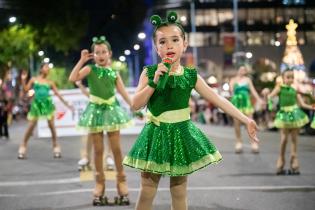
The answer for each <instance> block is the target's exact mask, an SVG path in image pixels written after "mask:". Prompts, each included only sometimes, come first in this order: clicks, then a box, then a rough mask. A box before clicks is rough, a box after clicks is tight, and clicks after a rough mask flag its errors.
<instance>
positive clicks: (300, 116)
mask: <svg viewBox="0 0 315 210" xmlns="http://www.w3.org/2000/svg"><path fill="white" fill-rule="evenodd" d="M296 95H297V92H296V90H295V89H294V88H293V87H291V86H288V85H281V87H280V92H279V105H280V110H279V111H278V112H277V114H276V118H275V121H274V124H275V127H277V128H300V127H303V126H304V125H306V124H307V123H308V122H309V119H308V117H307V115H306V114H305V113H304V112H303V111H302V110H301V109H300V108H299V107H298V105H297V99H296V98H297V96H296Z"/></svg>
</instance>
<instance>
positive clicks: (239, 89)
mask: <svg viewBox="0 0 315 210" xmlns="http://www.w3.org/2000/svg"><path fill="white" fill-rule="evenodd" d="M246 75H247V68H246V66H240V67H239V68H238V72H237V75H236V76H235V77H233V78H232V79H231V81H230V88H231V93H232V98H231V102H232V104H233V105H234V106H235V107H237V108H238V109H239V110H240V111H241V112H242V113H243V114H245V115H246V116H248V117H250V118H252V115H253V113H254V107H253V105H252V102H251V98H250V96H251V94H252V95H253V96H254V97H255V99H256V101H257V103H262V104H264V103H265V102H264V101H263V100H262V99H261V98H260V97H259V95H258V93H257V91H256V89H255V87H254V85H253V83H252V81H251V80H250V78H249V77H247V76H246ZM234 129H235V135H236V139H235V140H236V143H235V152H236V153H237V154H239V153H242V152H243V142H242V138H241V124H240V121H238V120H237V119H234ZM251 148H252V152H253V153H255V154H257V153H259V146H258V144H257V143H255V142H252V144H251Z"/></svg>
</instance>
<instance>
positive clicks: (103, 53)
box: [94, 44, 112, 66]
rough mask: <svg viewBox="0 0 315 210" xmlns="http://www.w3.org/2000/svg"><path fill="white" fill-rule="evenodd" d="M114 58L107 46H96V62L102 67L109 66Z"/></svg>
mask: <svg viewBox="0 0 315 210" xmlns="http://www.w3.org/2000/svg"><path fill="white" fill-rule="evenodd" d="M111 56H112V52H111V51H110V50H108V47H107V45H106V44H96V45H95V46H94V61H95V63H96V64H98V65H100V66H106V65H108V64H109V60H110V58H111Z"/></svg>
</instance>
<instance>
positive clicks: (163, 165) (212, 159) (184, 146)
mask: <svg viewBox="0 0 315 210" xmlns="http://www.w3.org/2000/svg"><path fill="white" fill-rule="evenodd" d="M156 69H157V65H153V66H148V67H147V76H148V79H149V80H153V77H154V73H155V71H156ZM196 81H197V72H196V70H195V69H190V68H186V67H185V68H183V71H182V73H181V74H180V75H170V77H169V80H168V82H167V84H166V87H165V89H164V90H157V89H156V90H155V92H154V93H153V95H152V96H151V98H150V99H149V102H148V104H147V108H148V110H149V112H150V113H151V114H152V116H154V117H156V118H159V117H160V116H163V115H165V114H166V113H172V114H173V113H177V114H178V113H181V111H182V110H188V118H187V120H184V121H180V120H178V118H180V116H177V115H176V114H174V115H172V114H169V118H171V120H173V119H174V120H175V119H176V118H177V122H169V123H167V122H162V121H159V122H154V121H150V122H147V123H146V124H145V126H144V128H143V129H142V131H141V133H140V134H139V136H138V138H137V140H136V142H135V144H134V145H133V147H132V149H131V150H130V152H129V153H128V155H127V156H126V157H125V158H124V161H123V164H124V165H126V166H129V167H132V168H136V169H139V170H141V171H145V172H151V173H157V174H162V175H168V176H184V175H187V174H191V173H193V172H195V171H197V170H199V169H201V168H203V167H206V166H207V165H209V164H211V163H216V162H218V161H220V160H221V159H222V156H221V154H220V153H219V151H218V150H217V148H216V147H215V145H214V144H213V143H212V142H211V141H210V140H209V139H208V138H207V136H206V135H205V134H204V133H203V132H202V131H200V130H199V129H198V128H197V127H196V126H195V125H194V124H193V123H192V121H191V120H190V118H189V113H190V110H189V105H188V103H189V98H190V95H191V91H192V89H193V88H194V87H195V84H196ZM185 114H187V113H185ZM166 115H167V114H166Z"/></svg>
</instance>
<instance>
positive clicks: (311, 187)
mask: <svg viewBox="0 0 315 210" xmlns="http://www.w3.org/2000/svg"><path fill="white" fill-rule="evenodd" d="M187 190H188V191H224V190H229V191H230V190H241V191H246V190H315V185H300V186H299V185H296V186H294V185H293V186H216V187H188V188H187ZM92 191H93V189H92V188H90V189H76V190H64V191H55V192H42V193H34V194H29V193H28V194H0V198H1V197H35V196H53V195H65V194H75V193H87V192H88V193H90V192H92ZM106 191H110V192H115V191H116V188H107V189H106ZM129 191H130V192H139V191H140V188H129ZM158 191H159V192H165V191H169V188H163V187H160V188H158Z"/></svg>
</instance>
